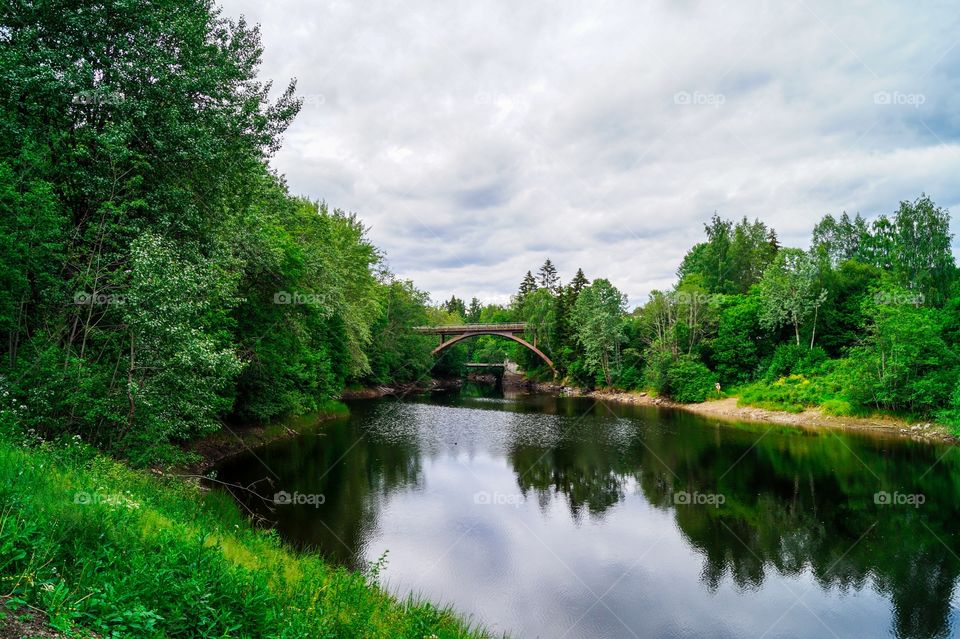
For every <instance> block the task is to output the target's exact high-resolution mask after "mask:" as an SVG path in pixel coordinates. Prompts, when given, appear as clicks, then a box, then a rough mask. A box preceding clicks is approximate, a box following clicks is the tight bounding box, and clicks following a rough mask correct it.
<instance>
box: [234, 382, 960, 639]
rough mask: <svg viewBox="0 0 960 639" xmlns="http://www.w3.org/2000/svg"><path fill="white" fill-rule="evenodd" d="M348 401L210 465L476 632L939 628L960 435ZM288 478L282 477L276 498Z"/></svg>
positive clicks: (919, 634) (957, 627)
mask: <svg viewBox="0 0 960 639" xmlns="http://www.w3.org/2000/svg"><path fill="white" fill-rule="evenodd" d="M473 390H474V392H470V393H442V394H434V395H432V396H424V397H417V398H409V399H405V400H402V401H401V400H395V399H381V400H363V401H356V402H352V403H351V404H350V410H351V414H350V416H349V417H348V418H343V419H340V420H337V421H333V422H326V423H323V424H320V425H318V426H317V427H316V428H313V429H310V430H309V431H308V432H306V433H304V434H302V435H301V436H299V437H296V438H294V439H291V440H287V441H282V442H277V443H275V444H272V445H269V446H266V447H263V448H260V449H257V450H256V451H254V452H251V453H247V454H244V455H241V456H238V457H234V458H231V459H230V460H228V461H226V462H224V463H223V464H221V465H220V466H219V467H218V468H217V472H218V477H219V479H221V480H224V481H229V482H239V483H244V484H249V483H251V482H254V481H256V480H260V479H263V478H269V482H270V483H268V482H267V481H261V482H260V483H258V484H257V490H258V491H259V492H261V493H265V494H268V495H269V496H270V497H271V498H272V497H273V496H274V493H279V494H280V497H279V501H280V502H289V503H279V504H276V505H274V506H273V507H272V508H269V509H268V508H266V507H265V506H264V505H263V504H262V503H259V502H258V500H257V499H255V498H251V497H248V498H247V501H248V504H249V505H250V507H252V508H254V509H257V510H259V511H260V512H261V513H262V514H263V515H264V516H266V517H267V518H268V519H270V520H271V521H274V522H276V528H277V530H278V532H279V534H280V536H281V537H282V538H284V539H285V540H287V541H288V542H290V543H292V544H294V545H296V546H297V547H299V548H302V549H307V550H310V551H313V552H318V553H321V554H322V555H324V556H325V557H327V558H328V559H329V560H331V561H333V562H336V563H340V564H343V565H346V566H349V567H352V568H360V569H364V568H368V567H369V566H370V565H371V564H372V563H375V564H377V565H379V579H380V581H381V583H382V584H383V585H384V587H386V588H387V589H389V590H390V591H392V592H396V593H397V594H398V595H400V596H405V595H407V594H409V593H415V594H416V595H417V596H419V597H423V598H427V599H429V600H431V601H434V602H437V603H440V604H444V605H450V606H452V607H453V608H455V609H456V610H457V611H458V612H460V613H462V614H463V615H464V616H465V617H467V618H469V619H471V620H473V621H474V622H476V623H477V624H480V625H482V626H484V627H486V628H488V629H490V630H491V631H492V632H493V633H494V634H497V633H508V634H510V636H513V637H543V638H549V639H560V638H568V639H587V638H589V639H597V638H607V637H639V638H642V639H647V638H648V637H664V638H680V637H716V638H722V637H767V638H771V639H773V638H783V637H817V638H821V637H827V638H829V637H837V638H847V637H857V638H860V637H915V638H929V637H950V636H956V635H957V633H958V632H960V623H958V622H960V618H958V612H957V611H958V608H957V606H958V604H960V601H958V595H957V581H958V577H960V557H958V554H960V535H958V522H960V517H958V514H960V467H958V466H960V449H956V448H947V447H944V446H939V445H931V444H921V443H917V442H913V441H908V440H903V439H892V438H890V437H877V436H872V435H868V434H864V433H842V432H837V431H828V430H823V431H818V432H813V431H805V430H799V429H789V428H785V427H783V426H780V425H776V426H767V425H762V424H759V425H758V424H753V425H734V424H722V423H718V422H716V421H713V420H710V419H707V418H704V417H700V416H696V415H692V414H689V413H686V412H683V411H674V410H665V409H657V408H652V407H641V406H629V405H616V404H605V403H603V402H598V401H596V400H593V399H588V398H560V397H554V396H547V395H523V394H519V395H511V396H503V395H500V394H496V393H489V392H483V391H477V390H476V389H473ZM288 496H289V498H288Z"/></svg>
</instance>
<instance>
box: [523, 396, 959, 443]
mask: <svg viewBox="0 0 960 639" xmlns="http://www.w3.org/2000/svg"><path fill="white" fill-rule="evenodd" d="M539 388H549V389H550V391H549V392H564V393H565V394H569V395H578V396H585V397H593V398H596V399H600V400H603V401H610V402H619V403H626V404H638V405H643V406H657V407H660V408H670V409H676V410H683V411H687V412H690V413H695V414H697V415H702V416H704V417H710V418H714V419H718V420H722V421H726V422H751V423H768V424H783V425H789V426H796V427H799V428H809V429H822V428H836V429H840V430H858V431H870V432H874V433H878V434H883V435H891V436H898V437H908V438H910V439H914V440H919V441H936V442H944V443H949V444H957V443H960V440H958V439H957V437H956V436H954V435H953V434H952V433H951V432H950V430H949V429H948V428H947V427H946V426H942V425H940V424H935V423H932V422H922V423H919V424H911V423H909V422H907V421H905V420H902V419H898V418H896V417H891V416H889V415H871V416H867V417H838V416H835V415H828V414H826V413H824V412H823V411H821V410H819V409H813V408H808V409H806V410H804V411H802V412H799V413H791V412H787V411H778V410H769V409H766V408H758V407H756V406H742V405H740V404H739V403H738V401H739V400H738V398H737V397H725V398H723V399H714V400H707V401H705V402H700V403H695V404H681V403H679V402H674V401H672V400H669V399H666V398H663V397H653V396H651V395H649V394H647V393H642V392H624V391H605V390H597V391H580V390H579V389H571V388H569V387H557V386H556V385H539Z"/></svg>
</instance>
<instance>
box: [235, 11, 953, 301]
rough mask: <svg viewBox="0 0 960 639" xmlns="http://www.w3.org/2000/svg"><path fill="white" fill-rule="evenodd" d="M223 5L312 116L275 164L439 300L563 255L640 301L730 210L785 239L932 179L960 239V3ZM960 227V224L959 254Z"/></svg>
mask: <svg viewBox="0 0 960 639" xmlns="http://www.w3.org/2000/svg"><path fill="white" fill-rule="evenodd" d="M839 4H841V3H835V2H831V1H825V2H814V1H813V0H803V1H800V2H791V1H790V0H785V1H784V2H775V1H773V0H747V1H740V0H738V1H732V0H731V1H729V2H724V1H707V0H704V1H702V2H698V1H696V0H674V1H666V0H663V1H652V2H644V1H637V0H633V1H624V2H606V1H603V0H598V1H591V2H585V1H581V0H572V1H570V2H565V1H560V0H543V1H531V2H518V1H516V0H507V1H499V0H472V1H461V0H442V1H437V2H419V1H416V0H405V1H397V0H386V1H380V0H372V1H368V2H347V1H339V0H338V1H325V0H223V1H222V5H221V6H222V7H223V9H224V12H225V13H226V14H227V15H231V16H239V15H241V14H242V15H244V16H246V18H247V20H248V21H250V22H257V23H259V24H260V25H261V28H262V34H263V44H264V47H265V54H264V65H263V69H262V75H263V77H264V78H269V79H274V80H275V81H276V84H277V85H280V86H283V85H285V84H286V81H287V80H288V79H290V78H296V79H297V81H298V91H299V93H300V94H301V95H302V96H303V97H304V100H305V101H304V106H303V110H302V111H301V113H300V116H299V117H298V119H297V121H296V122H295V123H294V125H293V126H292V127H291V129H290V130H289V131H288V133H287V135H286V137H285V144H284V148H283V150H282V151H281V152H280V153H279V154H278V155H277V156H276V157H275V158H274V160H273V164H274V166H275V168H276V169H277V170H279V171H280V172H282V173H284V174H285V175H286V176H287V179H288V182H289V185H290V188H291V190H292V191H293V192H295V193H299V194H305V195H309V196H311V197H314V198H322V199H325V200H326V201H327V202H329V203H330V204H331V205H332V206H336V207H340V208H343V209H347V210H350V211H355V212H356V213H358V214H359V215H360V216H361V217H362V218H363V219H364V220H365V221H366V222H367V224H369V226H370V227H371V231H370V235H371V237H372V239H373V241H374V242H375V243H376V244H377V245H378V246H380V247H381V248H382V249H384V250H385V252H386V253H387V257H388V261H389V264H390V267H391V269H392V270H393V271H394V272H395V273H397V274H398V275H400V276H402V277H405V278H411V279H413V280H414V281H415V282H416V284H417V285H418V286H419V287H420V288H422V289H425V290H428V291H430V292H431V294H432V296H433V299H434V300H440V299H443V298H446V297H449V296H450V294H451V293H455V294H457V295H458V296H460V297H464V298H467V299H469V298H470V297H472V296H474V295H476V296H479V297H480V298H481V299H483V300H485V301H506V300H507V299H508V298H509V295H510V293H512V292H513V291H515V290H516V288H517V285H518V284H519V281H520V279H521V277H522V275H523V274H524V273H525V272H526V271H527V270H528V269H531V270H534V271H535V270H536V269H537V267H539V265H540V264H541V263H542V262H543V260H544V258H546V257H550V258H551V259H552V260H553V261H554V263H556V264H557V266H558V268H559V269H560V273H561V275H562V276H563V278H564V279H565V280H567V279H569V278H570V277H571V276H572V275H573V273H574V272H575V271H576V268H577V267H578V266H582V267H583V269H584V271H585V272H586V274H587V276H588V277H590V278H591V279H592V278H594V277H607V278H609V279H611V280H612V281H613V282H614V283H615V284H616V285H617V286H619V287H620V288H621V289H622V290H624V291H625V292H626V293H627V294H628V295H629V297H630V301H631V306H632V305H634V304H637V303H641V302H642V301H643V300H644V299H645V298H646V295H647V293H648V292H649V291H650V290H651V289H654V288H662V287H667V286H669V285H670V284H671V283H672V282H673V279H674V273H675V271H676V268H677V266H678V264H679V263H680V260H681V258H682V257H683V254H684V252H685V251H686V250H687V248H689V247H690V246H691V245H692V244H693V243H695V242H697V241H700V239H701V238H702V236H703V223H704V222H705V221H706V220H708V219H709V217H710V216H711V215H712V213H713V212H714V211H716V212H718V213H719V214H720V215H722V216H724V217H731V218H739V217H741V216H744V215H746V216H748V217H750V218H755V217H758V218H760V219H761V220H763V221H765V222H767V223H768V224H770V225H772V226H773V227H774V228H776V230H777V232H778V233H779V236H780V238H781V241H782V242H783V243H784V244H789V245H795V246H804V247H805V246H807V244H808V242H809V237H810V231H811V229H812V227H813V225H814V223H815V222H816V221H817V220H818V219H819V218H820V217H821V216H823V215H824V214H826V213H839V212H841V211H843V210H846V211H849V212H851V213H853V212H858V211H859V212H861V213H863V214H864V215H865V216H868V217H872V216H875V215H877V214H880V213H885V212H887V213H889V212H892V211H893V210H895V209H896V207H897V203H898V202H899V201H900V200H902V199H914V198H915V197H916V196H917V195H919V194H920V193H921V192H926V193H927V194H929V195H931V196H932V197H933V199H934V200H935V201H936V202H937V203H938V204H940V205H942V206H946V207H948V208H950V210H951V212H952V213H953V215H954V217H955V218H957V219H956V220H955V222H954V224H953V231H954V233H955V234H960V7H958V6H957V5H956V4H955V3H951V2H943V3H937V2H923V3H910V2H902V1H896V2H883V3H881V2H873V1H870V2H862V3H854V2H848V3H842V4H843V5H844V7H843V8H839V7H838V6H837V5H839ZM958 246H960V242H957V241H956V240H955V252H958V251H957V250H956V249H957V247H958Z"/></svg>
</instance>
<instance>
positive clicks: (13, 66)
mask: <svg viewBox="0 0 960 639" xmlns="http://www.w3.org/2000/svg"><path fill="white" fill-rule="evenodd" d="M0 33H2V34H3V40H4V50H3V56H2V57H0V76H2V77H3V79H4V85H5V88H6V89H7V91H5V92H4V93H3V95H2V96H0V328H2V329H3V335H4V343H3V347H2V348H3V353H2V356H3V357H2V362H3V366H4V367H5V373H7V378H8V380H9V384H8V387H9V392H10V393H11V395H12V396H14V397H16V399H17V400H18V402H20V405H22V406H24V409H23V410H22V411H21V412H22V415H21V417H20V419H21V421H23V422H24V424H25V425H26V426H27V427H28V428H34V429H35V430H36V431H37V432H38V433H40V434H41V435H42V436H45V437H47V438H51V437H58V436H59V435H60V434H62V433H65V432H68V433H79V434H82V435H83V436H84V437H85V438H87V439H89V440H90V441H92V442H94V443H96V444H97V445H98V446H101V447H103V448H105V449H107V450H110V451H112V452H114V453H117V454H122V455H126V456H127V457H129V458H131V459H137V460H139V461H141V462H143V463H148V462H150V461H154V460H158V459H167V458H169V455H170V453H171V451H172V450H174V449H173V445H174V444H176V443H178V442H180V441H183V440H185V439H189V438H192V437H195V436H197V435H200V434H203V433H206V432H209V431H210V430H212V429H213V428H215V427H216V426H217V424H218V422H219V421H220V420H222V419H224V418H226V417H228V416H229V417H232V418H235V419H242V420H255V421H267V420H270V419H274V418H277V417H280V416H283V415H288V414H296V413H306V412H312V411H314V410H316V409H317V408H318V407H319V406H320V405H322V404H323V403H324V402H326V401H328V400H329V399H330V398H333V397H336V396H338V395H339V393H340V392H341V390H342V388H343V385H344V383H345V382H346V381H348V380H350V381H360V382H365V381H374V380H375V379H377V380H382V379H383V378H384V376H386V375H392V374H397V375H401V376H402V375H405V374H407V372H408V371H413V372H411V373H410V374H412V375H419V374H421V373H422V372H423V371H424V369H425V367H426V366H427V361H428V356H429V350H430V348H429V344H428V343H427V342H426V340H423V339H419V338H413V339H407V338H406V336H404V337H400V333H401V332H402V330H401V328H400V324H402V323H403V322H413V321H414V320H415V316H416V315H417V314H418V312H417V311H416V310H415V309H407V310H408V311H409V313H407V314H406V315H404V317H403V318H397V317H393V316H391V315H390V313H389V312H386V311H383V310H382V309H381V304H382V303H384V302H385V301H387V302H389V301H390V300H391V296H393V297H392V299H393V301H397V295H398V293H397V292H396V291H393V290H392V288H391V287H392V286H393V285H392V284H391V278H390V276H389V274H387V273H386V272H385V269H384V268H383V265H382V263H381V256H380V254H379V252H378V251H377V250H376V249H375V248H374V247H373V246H372V245H371V244H370V243H369V241H367V239H366V229H365V228H364V227H363V225H362V224H361V223H360V222H359V221H358V220H357V218H356V217H355V216H353V215H351V214H347V213H344V212H342V211H339V210H333V211H330V210H329V209H328V208H327V206H326V205H325V204H323V203H316V202H311V201H308V200H304V199H300V198H295V197H291V196H290V195H289V194H288V193H287V191H286V188H285V186H284V184H283V181H282V178H280V177H278V176H276V175H274V174H273V173H271V171H270V169H269V167H268V166H267V164H266V161H267V159H268V158H269V157H270V155H271V154H272V153H273V152H274V151H276V149H277V148H278V145H279V141H280V135H281V134H282V132H283V131H284V130H285V128H286V127H287V126H288V125H289V124H290V122H291V121H292V119H293V117H294V116H295V115H296V113H297V111H298V110H299V106H300V102H299V101H298V100H297V99H296V98H295V96H294V85H293V83H291V84H290V85H288V86H287V87H286V89H285V90H283V91H281V92H280V93H279V95H278V97H277V98H276V99H275V100H273V101H271V100H270V99H269V98H268V94H269V93H270V85H269V84H268V83H263V82H260V81H259V80H258V79H257V71H258V67H259V63H260V56H261V53H262V50H261V46H260V42H259V34H258V32H257V29H256V28H251V27H250V26H248V25H247V24H246V23H245V22H244V21H242V20H240V21H237V22H233V21H230V20H227V19H226V18H224V17H222V16H221V14H220V12H219V10H216V9H215V8H214V7H213V5H211V4H210V3H208V2H205V1H203V0H186V1H185V2H173V1H172V0H159V1H158V2H151V3H149V4H147V5H132V4H130V3H126V2H121V1H119V0H107V2H105V3H101V4H98V5H97V6H96V7H95V8H94V9H90V8H89V7H87V6H85V5H77V4H70V3H58V2H54V3H41V4H36V3H16V4H15V5H11V6H10V7H8V8H6V9H4V10H2V11H0ZM78 34H79V35H78ZM118 43H122V44H118ZM385 289H386V290H385ZM408 301H409V300H408ZM411 303H413V304H419V305H420V306H421V309H420V312H419V315H420V316H421V317H422V315H423V313H422V306H423V305H424V304H425V300H424V299H423V298H422V296H421V297H416V296H415V299H414V300H412V301H411ZM405 312H406V311H405ZM385 325H389V326H391V327H392V330H391V331H388V332H387V333H386V334H383V335H377V340H376V342H374V340H373V335H372V333H371V328H372V327H374V326H376V327H377V328H378V329H379V328H382V327H383V326H385ZM404 328H405V329H408V328H409V325H407V326H405V327H404ZM393 348H396V349H397V351H391V350H390V349H393ZM371 359H374V360H376V362H377V367H378V368H377V371H376V372H374V370H373V368H372V365H371ZM401 360H405V361H404V363H403V364H400V361H401Z"/></svg>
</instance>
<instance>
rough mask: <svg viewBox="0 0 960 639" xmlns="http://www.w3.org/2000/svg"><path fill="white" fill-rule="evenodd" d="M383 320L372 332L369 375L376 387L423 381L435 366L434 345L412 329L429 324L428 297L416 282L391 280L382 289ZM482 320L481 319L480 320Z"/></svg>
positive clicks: (376, 323) (374, 326) (381, 317)
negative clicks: (432, 352) (432, 351)
mask: <svg viewBox="0 0 960 639" xmlns="http://www.w3.org/2000/svg"><path fill="white" fill-rule="evenodd" d="M381 295H382V296H383V297H382V299H381V301H380V317H379V318H377V321H376V322H375V323H374V324H373V327H372V329H371V331H370V332H371V335H372V342H371V345H370V346H371V348H370V353H371V355H370V371H371V372H370V375H369V376H368V379H369V380H370V381H371V382H372V383H374V384H389V383H391V382H399V383H404V382H410V381H416V380H419V379H422V378H424V377H425V376H426V375H427V373H428V372H429V371H430V369H431V367H432V366H433V356H432V355H431V354H430V351H431V350H432V349H433V346H434V342H433V340H432V339H431V338H430V336H428V335H419V334H417V333H414V332H413V331H411V330H410V329H411V328H412V327H414V326H425V325H427V324H428V322H429V317H428V315H427V311H426V306H427V302H428V301H429V296H428V295H427V294H426V293H424V292H422V291H419V290H417V289H416V287H414V285H413V282H411V281H409V280H406V281H397V280H394V281H391V282H389V283H387V284H386V285H384V286H383V288H382V290H381ZM478 319H479V317H478Z"/></svg>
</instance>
